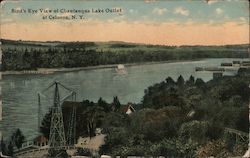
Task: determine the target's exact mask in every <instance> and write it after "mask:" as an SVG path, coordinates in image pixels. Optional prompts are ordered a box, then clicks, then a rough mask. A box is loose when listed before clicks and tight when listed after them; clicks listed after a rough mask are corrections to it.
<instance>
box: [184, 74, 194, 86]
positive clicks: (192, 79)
mask: <svg viewBox="0 0 250 158" xmlns="http://www.w3.org/2000/svg"><path fill="white" fill-rule="evenodd" d="M194 81H195V80H194V76H192V75H191V76H190V77H189V79H188V80H187V81H186V85H188V86H193V85H194Z"/></svg>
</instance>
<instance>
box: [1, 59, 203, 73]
mask: <svg viewBox="0 0 250 158" xmlns="http://www.w3.org/2000/svg"><path fill="white" fill-rule="evenodd" d="M200 60H203V59H194V60H171V61H157V62H138V63H127V64H122V65H124V66H125V67H131V66H138V65H152V64H162V63H176V62H188V61H200ZM117 65H119V64H109V65H97V66H86V67H75V68H38V69H37V70H22V71H2V72H1V73H2V75H23V74H44V75H49V74H54V73H59V72H74V71H81V70H96V69H106V68H117Z"/></svg>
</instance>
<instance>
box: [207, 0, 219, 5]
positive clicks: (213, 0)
mask: <svg viewBox="0 0 250 158" xmlns="http://www.w3.org/2000/svg"><path fill="white" fill-rule="evenodd" d="M217 2H218V0H209V1H208V2H207V4H209V5H212V4H214V3H217Z"/></svg>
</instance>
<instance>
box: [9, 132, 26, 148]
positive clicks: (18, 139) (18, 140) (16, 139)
mask: <svg viewBox="0 0 250 158" xmlns="http://www.w3.org/2000/svg"><path fill="white" fill-rule="evenodd" d="M24 140H25V137H24V135H23V133H22V131H21V130H20V129H19V128H18V129H17V130H16V131H15V132H14V133H13V134H12V136H11V142H12V144H13V145H14V146H16V147H17V148H18V149H19V148H21V147H22V144H23V143H24Z"/></svg>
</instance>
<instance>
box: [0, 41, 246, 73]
mask: <svg viewBox="0 0 250 158" xmlns="http://www.w3.org/2000/svg"><path fill="white" fill-rule="evenodd" d="M1 42H2V50H3V56H2V70H3V71H6V70H36V69H37V68H62V67H65V68H73V67H86V66H96V65H107V64H122V63H137V62H151V61H170V60H190V59H201V58H243V57H247V56H248V54H247V48H248V45H235V46H233V45H230V46H181V47H176V46H160V45H143V44H133V43H125V42H57V41H54V42H32V41H11V40H1Z"/></svg>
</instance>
